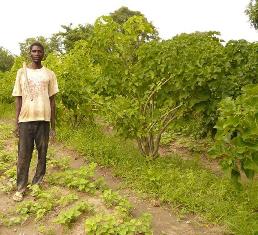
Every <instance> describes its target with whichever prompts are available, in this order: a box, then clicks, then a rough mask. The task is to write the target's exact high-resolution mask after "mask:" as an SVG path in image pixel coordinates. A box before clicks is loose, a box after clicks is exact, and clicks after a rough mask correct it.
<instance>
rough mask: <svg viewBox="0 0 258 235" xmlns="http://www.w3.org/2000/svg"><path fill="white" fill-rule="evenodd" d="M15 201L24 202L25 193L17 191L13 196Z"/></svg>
mask: <svg viewBox="0 0 258 235" xmlns="http://www.w3.org/2000/svg"><path fill="white" fill-rule="evenodd" d="M13 200H14V201H16V202H21V201H22V200H23V193H22V192H18V191H17V192H16V193H15V194H14V195H13Z"/></svg>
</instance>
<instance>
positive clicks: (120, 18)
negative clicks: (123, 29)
mask: <svg viewBox="0 0 258 235" xmlns="http://www.w3.org/2000/svg"><path fill="white" fill-rule="evenodd" d="M110 16H111V17H112V19H113V20H114V21H115V22H116V23H118V24H123V23H125V22H126V21H127V20H128V19H129V18H130V17H132V16H143V17H144V15H143V14H142V13H141V12H140V11H132V10H130V9H128V7H120V8H119V9H118V10H116V11H114V12H112V13H110Z"/></svg>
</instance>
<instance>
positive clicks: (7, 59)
mask: <svg viewBox="0 0 258 235" xmlns="http://www.w3.org/2000/svg"><path fill="white" fill-rule="evenodd" d="M13 63H14V56H13V55H12V54H11V53H10V52H9V51H8V50H6V49H4V48H3V47H0V71H1V72H6V71H8V70H10V69H11V67H12V66H13Z"/></svg>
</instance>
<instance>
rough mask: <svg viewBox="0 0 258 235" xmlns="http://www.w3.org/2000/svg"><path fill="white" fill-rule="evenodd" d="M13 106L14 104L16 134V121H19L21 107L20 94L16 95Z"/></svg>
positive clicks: (16, 129) (16, 128)
mask: <svg viewBox="0 0 258 235" xmlns="http://www.w3.org/2000/svg"><path fill="white" fill-rule="evenodd" d="M15 106H16V115H15V132H16V135H17V136H18V122H19V115H20V112H21V107H22V97H21V96H16V99H15Z"/></svg>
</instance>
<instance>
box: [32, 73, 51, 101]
mask: <svg viewBox="0 0 258 235" xmlns="http://www.w3.org/2000/svg"><path fill="white" fill-rule="evenodd" d="M28 80H29V81H28V83H29V89H30V91H29V92H30V98H31V99H36V98H38V97H40V96H42V95H43V94H44V92H45V91H46V86H47V81H45V80H43V79H39V78H38V77H30V78H29V79H28Z"/></svg>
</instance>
